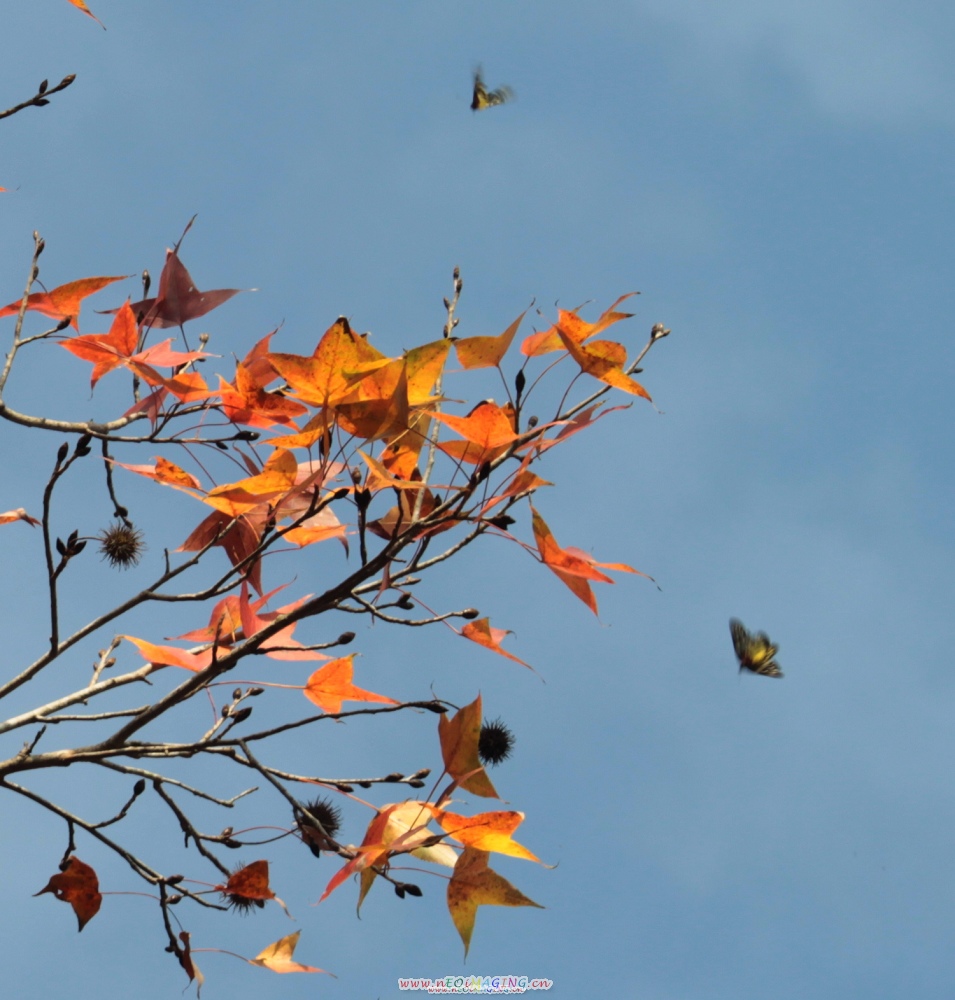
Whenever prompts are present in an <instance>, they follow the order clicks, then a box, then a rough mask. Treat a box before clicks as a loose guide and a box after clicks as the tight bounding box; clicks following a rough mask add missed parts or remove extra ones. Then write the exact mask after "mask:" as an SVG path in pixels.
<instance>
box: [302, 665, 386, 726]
mask: <svg viewBox="0 0 955 1000" xmlns="http://www.w3.org/2000/svg"><path fill="white" fill-rule="evenodd" d="M354 659H355V654H354V653H349V654H348V656H342V657H339V658H338V659H337V660H332V661H331V663H326V664H325V666H324V667H319V668H318V670H316V671H315V673H313V674H312V676H311V677H309V679H308V683H307V684H306V685H305V689H304V694H305V697H306V698H308V700H309V701H311V702H314V703H315V704H316V705H318V707H319V708H320V709H321V710H322V711H323V712H329V713H330V714H332V715H334V714H335V713H336V712H340V711H341V710H342V702H343V701H376V702H382V703H384V704H387V705H399V704H401V703H400V702H398V701H395V699H394V698H387V697H385V695H383V694H375V693H374V692H373V691H365V690H364V689H363V688H360V687H355V685H354V684H352V672H353V664H352V660H354Z"/></svg>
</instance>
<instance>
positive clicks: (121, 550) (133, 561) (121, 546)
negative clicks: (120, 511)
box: [95, 521, 146, 569]
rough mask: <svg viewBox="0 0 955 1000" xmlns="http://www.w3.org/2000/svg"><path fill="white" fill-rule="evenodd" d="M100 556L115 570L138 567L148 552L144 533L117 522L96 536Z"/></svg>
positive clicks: (131, 526) (130, 525)
mask: <svg viewBox="0 0 955 1000" xmlns="http://www.w3.org/2000/svg"><path fill="white" fill-rule="evenodd" d="M95 537H96V540H97V541H98V542H99V551H100V555H102V557H103V558H104V559H105V560H106V561H107V562H108V563H109V564H110V566H112V567H113V568H115V569H129V568H130V567H131V566H136V565H137V564H138V563H139V560H140V559H142V557H143V552H145V551H146V544H145V542H144V541H143V533H142V532H141V531H140V530H139V528H136V527H133V525H132V524H126V523H124V522H123V521H117V522H116V523H115V524H111V525H110V526H109V527H108V528H106V529H105V530H103V531H102V532H101V533H100V534H98V535H96V536H95Z"/></svg>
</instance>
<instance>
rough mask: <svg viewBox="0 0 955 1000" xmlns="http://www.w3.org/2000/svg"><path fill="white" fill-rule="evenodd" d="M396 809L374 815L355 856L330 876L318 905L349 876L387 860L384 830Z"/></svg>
mask: <svg viewBox="0 0 955 1000" xmlns="http://www.w3.org/2000/svg"><path fill="white" fill-rule="evenodd" d="M397 808H398V806H397V805H391V806H386V807H385V808H384V809H379V810H378V812H376V813H375V816H374V818H373V819H372V821H371V822H370V823H369V824H368V829H367V830H365V837H364V839H363V840H362V842H361V845H360V846H359V847H358V848H356V849H355V856H354V857H353V858H351V859H350V860H349V861H348V862H347V863H346V864H344V865H343V866H342V867H341V868H339V870H338V871H337V872H336V873H335V874H334V875H333V876H332V878H331V880H330V881H329V883H328V885H327V886H325V891H324V892H323V893H322V897H321V899H319V903H321V902H322V901H323V900H325V899H327V898H328V897H329V896H330V895H331V894H332V893H333V892H334V891H335V890H336V889H337V888H338V887H339V886H340V885H341V884H342V882H344V881H345V879H346V878H348V876H349V875H353V874H354V873H355V872H360V871H363V870H364V869H366V868H367V867H368V866H369V865H376V864H378V863H379V861H381V860H383V859H385V858H387V856H388V852H389V851H390V850H391V847H390V845H389V844H388V843H386V842H385V839H384V838H385V829H386V828H387V825H388V818H389V817H390V816H391V814H392V812H394V810H395V809H397Z"/></svg>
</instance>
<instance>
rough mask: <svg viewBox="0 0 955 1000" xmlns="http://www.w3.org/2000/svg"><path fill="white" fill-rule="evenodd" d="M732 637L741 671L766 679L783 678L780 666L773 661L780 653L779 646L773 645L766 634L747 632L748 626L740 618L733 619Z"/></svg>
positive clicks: (731, 625)
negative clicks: (760, 675) (759, 675)
mask: <svg viewBox="0 0 955 1000" xmlns="http://www.w3.org/2000/svg"><path fill="white" fill-rule="evenodd" d="M730 635H731V636H732V637H733V649H734V650H735V651H736V659H737V660H739V668H740V670H749V671H750V672H751V673H754V674H762V675H763V676H764V677H782V676H783V672H782V671H781V670H780V669H779V664H778V663H777V662H776V661H775V659H773V657H775V655H776V654H777V653H778V652H779V646H775V645H773V643H772V641H771V640H770V638H769V636H768V635H767V634H766V633H765V632H757V633H756V634H755V635H754V634H753V633H752V632H748V631H747V630H746V626H745V625H743V623H742V622H741V621H740V620H739V619H738V618H731V619H730Z"/></svg>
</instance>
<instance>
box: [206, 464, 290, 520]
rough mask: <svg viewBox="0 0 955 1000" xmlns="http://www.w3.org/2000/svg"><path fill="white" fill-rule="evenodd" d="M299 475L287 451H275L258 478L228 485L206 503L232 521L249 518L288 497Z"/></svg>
mask: <svg viewBox="0 0 955 1000" xmlns="http://www.w3.org/2000/svg"><path fill="white" fill-rule="evenodd" d="M297 474H298V462H297V461H296V460H295V456H294V455H293V454H292V453H291V452H290V451H286V450H285V449H284V448H276V449H275V451H273V452H272V454H271V455H270V456H269V459H268V461H267V462H266V463H265V465H264V466H263V468H262V471H261V472H259V473H258V474H257V475H254V476H250V477H249V478H247V479H240V480H238V482H235V483H226V484H225V485H224V486H217V487H216V488H215V489H214V490H210V492H209V494H208V496H207V497H206V499H205V502H206V503H207V504H209V506H210V507H215V509H216V510H221V511H222V512H223V513H225V514H228V515H229V516H230V517H239V516H240V515H241V514H247V513H248V512H249V511H250V510H252V509H254V508H255V507H261V506H262V505H263V504H265V503H267V502H268V501H269V500H274V499H275V498H276V497H278V496H282V495H284V494H285V493H287V492H288V491H289V490H290V489H291V488H292V487H293V486H294V485H295V479H296V476H297Z"/></svg>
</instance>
